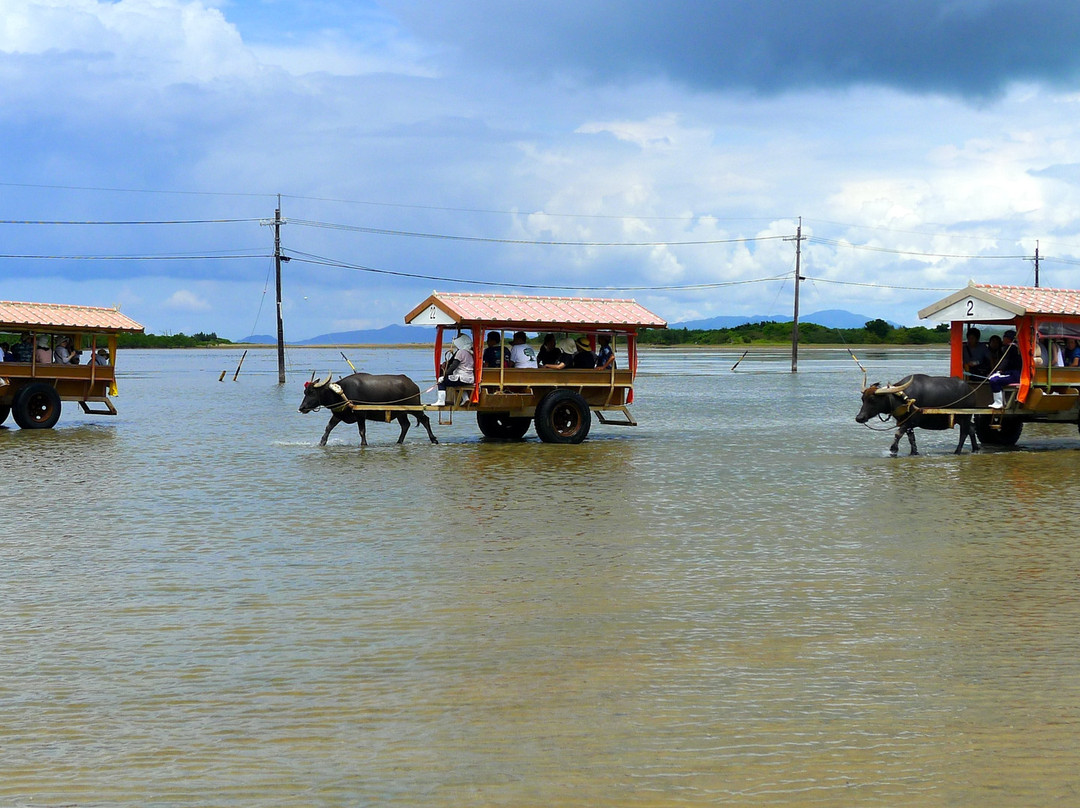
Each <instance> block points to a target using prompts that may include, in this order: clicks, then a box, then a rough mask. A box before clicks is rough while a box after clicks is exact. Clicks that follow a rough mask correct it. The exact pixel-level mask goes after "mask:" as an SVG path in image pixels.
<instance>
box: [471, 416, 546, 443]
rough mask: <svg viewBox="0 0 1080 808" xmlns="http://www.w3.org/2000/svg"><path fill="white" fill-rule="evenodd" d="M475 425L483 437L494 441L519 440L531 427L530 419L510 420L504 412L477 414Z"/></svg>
mask: <svg viewBox="0 0 1080 808" xmlns="http://www.w3.org/2000/svg"><path fill="white" fill-rule="evenodd" d="M476 425H477V426H478V427H480V431H481V432H482V433H484V436H485V437H488V438H495V439H496V440H521V439H522V438H524V437H525V433H526V432H528V431H529V427H530V426H531V425H532V418H512V417H511V416H510V415H509V414H508V413H505V412H478V413H476Z"/></svg>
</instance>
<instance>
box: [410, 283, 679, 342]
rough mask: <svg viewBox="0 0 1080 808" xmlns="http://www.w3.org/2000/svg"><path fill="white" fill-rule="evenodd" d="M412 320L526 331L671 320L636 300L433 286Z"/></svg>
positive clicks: (620, 327) (630, 326)
mask: <svg viewBox="0 0 1080 808" xmlns="http://www.w3.org/2000/svg"><path fill="white" fill-rule="evenodd" d="M405 322H406V324H408V325H428V326H435V325H457V326H483V327H484V328H505V329H510V328H515V329H521V330H525V331H530V330H531V331H541V330H550V331H558V330H562V331H576V330H584V329H597V330H605V329H607V330H612V331H627V332H630V331H637V329H639V328H667V322H665V321H664V320H662V319H661V318H660V317H658V316H656V315H655V314H653V313H652V312H651V311H649V310H648V309H646V308H645V307H644V306H642V305H641V304H640V303H638V302H636V301H634V300H613V299H610V298H596V297H546V296H536V295H493V294H482V293H479V294H478V293H467V292H460V293H456V292H455V293H449V292H433V293H432V294H431V296H430V297H428V298H427V299H426V300H425V301H424V302H423V303H421V304H420V305H418V306H417V307H416V308H415V309H413V310H412V311H410V312H409V313H408V314H406V315H405Z"/></svg>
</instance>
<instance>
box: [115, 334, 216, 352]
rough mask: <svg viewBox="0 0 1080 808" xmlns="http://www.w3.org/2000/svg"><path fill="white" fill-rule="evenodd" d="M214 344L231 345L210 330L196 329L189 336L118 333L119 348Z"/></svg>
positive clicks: (203, 346) (196, 346)
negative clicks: (208, 331)
mask: <svg viewBox="0 0 1080 808" xmlns="http://www.w3.org/2000/svg"><path fill="white" fill-rule="evenodd" d="M214 345H232V342H231V341H230V340H227V339H225V338H224V337H219V336H218V335H217V334H216V333H215V332H213V331H211V332H210V333H209V334H206V333H204V332H202V331H196V332H195V333H194V334H192V335H191V336H188V335H187V334H185V333H183V332H180V333H179V334H119V335H117V347H119V348H208V347H211V346H214Z"/></svg>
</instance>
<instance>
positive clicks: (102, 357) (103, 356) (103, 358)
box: [86, 348, 109, 365]
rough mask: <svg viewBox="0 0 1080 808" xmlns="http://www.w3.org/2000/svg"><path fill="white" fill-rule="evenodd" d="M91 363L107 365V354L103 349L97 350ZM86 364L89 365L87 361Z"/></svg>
mask: <svg viewBox="0 0 1080 808" xmlns="http://www.w3.org/2000/svg"><path fill="white" fill-rule="evenodd" d="M92 361H93V363H94V364H95V365H107V364H109V352H108V351H106V350H105V349H104V348H98V349H97V353H96V354H94V355H93V360H92ZM86 364H88V365H89V364H90V361H89V360H88V361H87V363H86Z"/></svg>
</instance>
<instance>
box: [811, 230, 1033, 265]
mask: <svg viewBox="0 0 1080 808" xmlns="http://www.w3.org/2000/svg"><path fill="white" fill-rule="evenodd" d="M807 240H808V241H811V242H813V243H814V244H827V245H829V246H831V247H845V248H847V249H850V250H868V251H869V252H880V253H889V254H890V255H914V256H918V257H920V258H955V259H961V260H965V261H975V260H996V261H1003V260H1010V261H1019V260H1025V259H1030V258H1031V256H1030V255H958V254H952V253H932V252H918V251H916V250H898V249H893V248H891V247H875V246H872V245H870V244H852V243H851V242H850V241H841V240H839V239H831V238H824V237H822V236H807Z"/></svg>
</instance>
